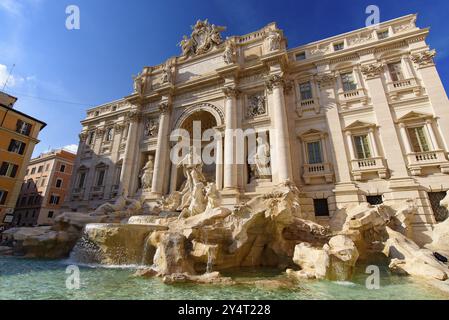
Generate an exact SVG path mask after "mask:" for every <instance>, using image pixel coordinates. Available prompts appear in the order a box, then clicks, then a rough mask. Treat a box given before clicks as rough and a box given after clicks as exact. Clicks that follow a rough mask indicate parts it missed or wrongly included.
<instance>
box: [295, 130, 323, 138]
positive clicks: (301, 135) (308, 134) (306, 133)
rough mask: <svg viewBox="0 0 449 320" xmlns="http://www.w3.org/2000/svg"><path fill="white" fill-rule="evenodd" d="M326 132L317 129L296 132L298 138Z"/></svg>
mask: <svg viewBox="0 0 449 320" xmlns="http://www.w3.org/2000/svg"><path fill="white" fill-rule="evenodd" d="M326 134H327V133H326V132H324V131H321V130H318V129H309V130H307V131H304V132H303V133H300V134H298V137H299V138H304V137H309V136H314V135H326Z"/></svg>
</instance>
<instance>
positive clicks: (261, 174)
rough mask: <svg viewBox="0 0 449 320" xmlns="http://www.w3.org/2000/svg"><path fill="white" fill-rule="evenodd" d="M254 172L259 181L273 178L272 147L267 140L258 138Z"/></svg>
mask: <svg viewBox="0 0 449 320" xmlns="http://www.w3.org/2000/svg"><path fill="white" fill-rule="evenodd" d="M254 172H255V177H256V178H258V179H267V178H269V177H270V176H271V167H270V145H269V144H268V142H267V141H266V140H265V139H262V138H261V137H258V138H257V151H256V154H255V155H254Z"/></svg>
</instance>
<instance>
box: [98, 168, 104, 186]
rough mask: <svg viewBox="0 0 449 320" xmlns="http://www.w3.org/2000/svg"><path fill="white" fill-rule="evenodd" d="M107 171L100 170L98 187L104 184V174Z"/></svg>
mask: <svg viewBox="0 0 449 320" xmlns="http://www.w3.org/2000/svg"><path fill="white" fill-rule="evenodd" d="M105 173H106V171H105V170H99V171H98V177H97V187H101V186H103V182H104V175H105Z"/></svg>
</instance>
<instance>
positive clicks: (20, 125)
mask: <svg viewBox="0 0 449 320" xmlns="http://www.w3.org/2000/svg"><path fill="white" fill-rule="evenodd" d="M16 132H18V133H20V134H23V135H26V136H29V135H30V133H31V124H30V123H27V122H24V121H22V120H17V124H16Z"/></svg>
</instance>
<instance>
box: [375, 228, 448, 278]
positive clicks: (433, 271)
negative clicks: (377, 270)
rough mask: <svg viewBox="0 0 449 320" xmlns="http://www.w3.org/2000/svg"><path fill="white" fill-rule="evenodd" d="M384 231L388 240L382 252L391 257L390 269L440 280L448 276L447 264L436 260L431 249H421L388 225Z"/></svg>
mask: <svg viewBox="0 0 449 320" xmlns="http://www.w3.org/2000/svg"><path fill="white" fill-rule="evenodd" d="M386 231H387V233H388V240H387V241H386V243H385V249H384V253H385V255H387V256H388V257H390V258H391V259H392V260H391V263H390V269H391V270H393V271H395V272H398V273H403V274H404V273H405V274H408V275H411V276H417V277H422V278H428V279H437V280H441V281H444V280H446V279H447V278H448V275H449V268H448V265H447V264H444V263H442V262H440V261H438V260H437V259H436V258H435V256H434V255H433V253H432V251H430V250H428V249H421V248H420V247H419V246H418V245H417V244H416V243H415V242H413V241H412V240H410V239H409V238H406V237H405V236H404V235H402V234H401V233H399V232H397V231H394V230H392V229H391V228H389V227H386Z"/></svg>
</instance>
